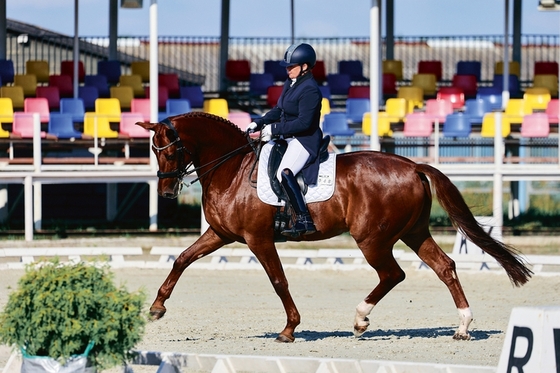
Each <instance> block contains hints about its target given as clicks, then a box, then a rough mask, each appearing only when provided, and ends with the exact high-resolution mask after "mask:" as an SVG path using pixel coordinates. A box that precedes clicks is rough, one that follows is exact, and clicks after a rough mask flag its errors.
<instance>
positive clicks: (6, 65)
mask: <svg viewBox="0 0 560 373" xmlns="http://www.w3.org/2000/svg"><path fill="white" fill-rule="evenodd" d="M14 75H15V73H14V62H13V61H12V60H11V59H0V82H2V84H3V85H6V84H9V83H13V82H14Z"/></svg>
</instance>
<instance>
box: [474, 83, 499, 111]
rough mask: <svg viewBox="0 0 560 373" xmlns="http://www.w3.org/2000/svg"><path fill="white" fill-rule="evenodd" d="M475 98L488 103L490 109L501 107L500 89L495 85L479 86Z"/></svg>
mask: <svg viewBox="0 0 560 373" xmlns="http://www.w3.org/2000/svg"><path fill="white" fill-rule="evenodd" d="M476 98H481V99H483V100H484V101H486V102H487V103H488V105H489V106H490V109H491V110H500V109H501V108H502V90H501V89H499V88H497V87H480V88H478V91H477V93H476Z"/></svg>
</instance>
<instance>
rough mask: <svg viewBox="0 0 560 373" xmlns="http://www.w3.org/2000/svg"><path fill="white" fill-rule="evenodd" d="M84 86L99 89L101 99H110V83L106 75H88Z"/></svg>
mask: <svg viewBox="0 0 560 373" xmlns="http://www.w3.org/2000/svg"><path fill="white" fill-rule="evenodd" d="M84 85H85V86H92V87H95V88H97V92H98V93H99V97H109V96H110V94H111V92H110V91H109V82H108V81H107V77H106V76H105V75H102V74H97V75H86V76H85V78H84Z"/></svg>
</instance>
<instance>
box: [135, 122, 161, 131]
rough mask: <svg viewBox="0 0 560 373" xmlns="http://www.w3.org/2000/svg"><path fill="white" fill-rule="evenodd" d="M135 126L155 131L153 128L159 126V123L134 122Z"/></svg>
mask: <svg viewBox="0 0 560 373" xmlns="http://www.w3.org/2000/svg"><path fill="white" fill-rule="evenodd" d="M136 125H137V126H140V127H142V128H145V129H147V130H149V131H155V128H156V127H157V126H158V125H159V123H150V122H136Z"/></svg>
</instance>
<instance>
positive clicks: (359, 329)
mask: <svg viewBox="0 0 560 373" xmlns="http://www.w3.org/2000/svg"><path fill="white" fill-rule="evenodd" d="M358 246H359V247H360V249H362V252H363V253H364V257H365V259H366V260H367V262H368V263H369V264H370V265H371V266H372V267H373V268H374V269H375V270H376V271H377V274H378V276H379V284H377V286H376V287H375V288H374V289H373V291H372V292H371V293H369V294H368V296H367V297H366V298H365V299H364V300H363V301H362V302H360V304H358V306H357V307H356V316H355V318H354V336H356V337H360V336H361V335H362V334H364V332H365V331H366V330H367V328H368V326H369V319H368V315H369V314H370V313H371V311H372V310H373V307H375V305H376V304H377V303H379V301H380V300H381V299H382V298H383V297H384V296H385V295H387V293H389V291H391V289H393V288H394V287H395V286H396V285H397V284H398V283H400V282H402V281H403V280H404V278H405V273H404V271H403V270H402V269H401V267H400V266H399V264H398V263H397V261H396V260H395V258H394V257H393V252H392V248H393V245H390V246H387V247H380V246H379V244H377V243H375V244H374V243H366V242H358Z"/></svg>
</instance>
